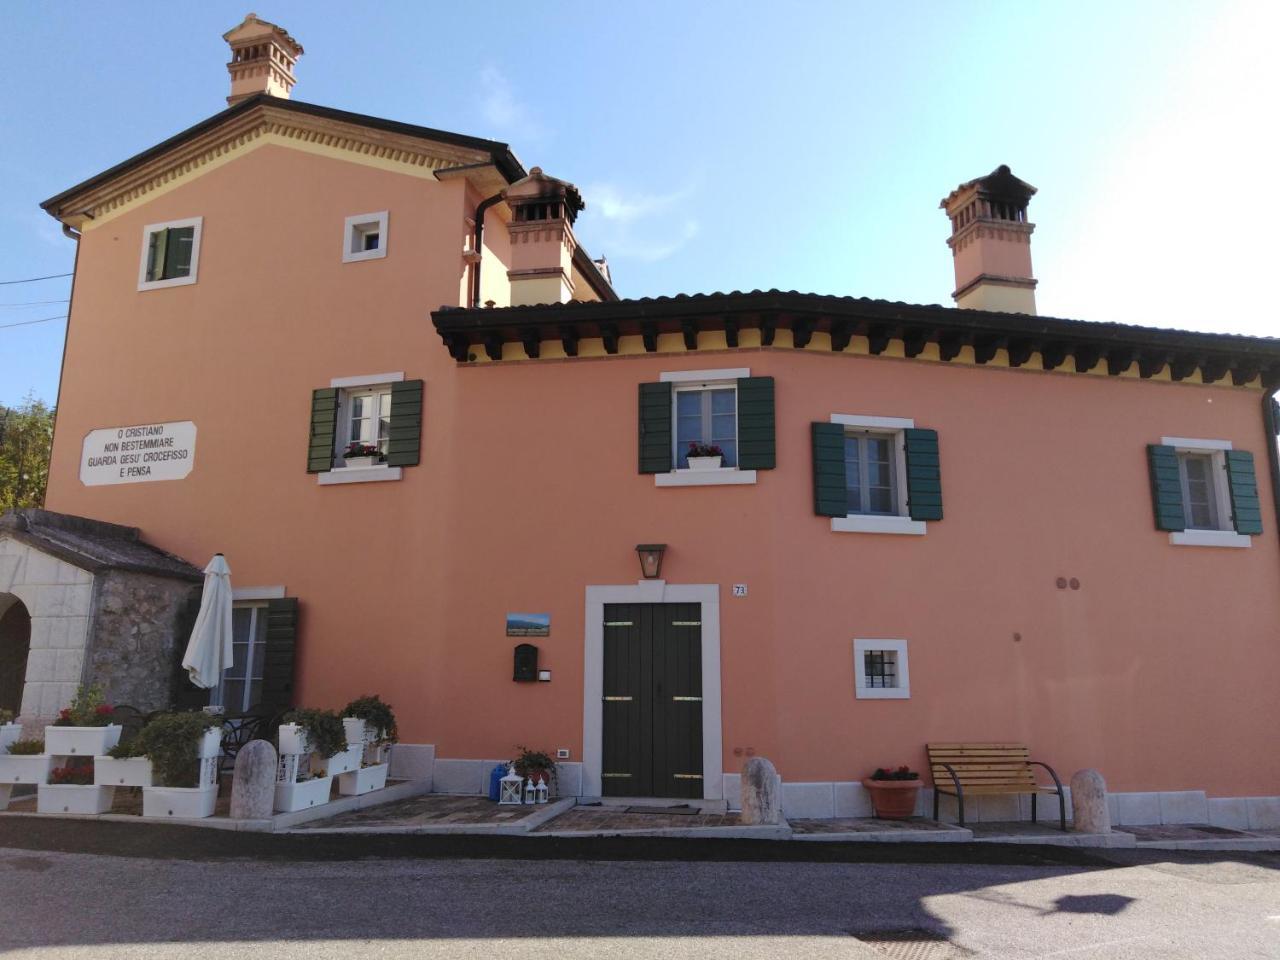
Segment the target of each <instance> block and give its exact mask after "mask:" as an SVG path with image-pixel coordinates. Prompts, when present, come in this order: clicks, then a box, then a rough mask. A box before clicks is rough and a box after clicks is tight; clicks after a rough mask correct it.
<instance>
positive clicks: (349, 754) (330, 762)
mask: <svg viewBox="0 0 1280 960" xmlns="http://www.w3.org/2000/svg"><path fill="white" fill-rule="evenodd" d="M348 743H349V746H348V747H347V749H346V750H344V751H342V753H335V754H334V755H333V756H332V757H322V758H321V759H320V766H321V767H322V768H323V770H324V772H325V773H327V774H328V775H329V776H331V777H336V776H338V775H339V774H342V773H350V772H351V771H352V770H359V769H360V761H361V760H363V759H364V744H362V743H361V742H360V741H358V740H357V741H355V742H350V741H348ZM312 769H315V767H314V765H313V767H312Z"/></svg>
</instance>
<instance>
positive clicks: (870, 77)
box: [0, 0, 1280, 403]
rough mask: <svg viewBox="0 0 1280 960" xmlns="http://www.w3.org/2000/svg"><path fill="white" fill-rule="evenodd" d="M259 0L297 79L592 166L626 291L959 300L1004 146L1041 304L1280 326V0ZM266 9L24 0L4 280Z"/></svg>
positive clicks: (11, 112)
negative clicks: (774, 290) (948, 198)
mask: <svg viewBox="0 0 1280 960" xmlns="http://www.w3.org/2000/svg"><path fill="white" fill-rule="evenodd" d="M257 2H259V3H260V4H262V5H259V6H258V7H257V13H258V14H259V15H260V16H262V17H263V18H265V19H268V20H271V21H274V22H277V23H280V24H282V25H283V26H284V27H286V28H287V29H288V30H289V31H290V32H291V33H292V34H293V35H294V36H295V37H296V38H297V39H298V40H299V41H300V42H301V43H302V44H303V46H304V47H305V48H306V51H307V52H306V54H305V55H304V56H303V58H302V60H301V61H300V63H299V67H298V76H299V82H298V86H297V88H296V89H295V90H294V96H295V98H296V99H300V100H305V101H308V102H313V103H320V104H326V105H330V106H335V107H340V108H343V109H348V110H355V111H359V112H363V113H370V114H374V115H377V116H384V117H390V118H393V119H397V120H404V121H408V122H412V123H420V124H424V125H427V126H435V127H440V128H443V129H446V130H454V131H458V132H461V133H469V134H474V135H478V136H489V137H493V138H495V139H500V140H506V141H508V142H510V143H511V144H512V146H513V147H514V149H515V151H516V154H517V155H518V156H519V157H520V158H521V160H522V161H523V162H524V163H525V164H526V166H532V165H534V164H538V165H540V166H542V167H543V168H544V169H546V170H547V172H548V173H551V174H554V175H556V176H559V177H563V178H565V179H568V180H572V181H574V182H575V183H577V184H578V185H579V187H580V188H581V189H582V191H583V194H584V197H585V199H586V201H587V210H586V211H585V212H584V213H583V215H582V217H581V218H580V219H579V221H578V234H579V238H580V239H581V240H582V241H583V243H584V245H585V246H586V247H587V249H588V250H589V251H590V252H591V253H592V255H593V256H600V255H602V254H605V255H607V256H608V257H609V261H610V264H611V266H612V267H613V271H614V278H615V284H616V286H617V288H618V290H619V292H620V293H621V294H622V295H623V296H629V297H638V296H648V295H660V294H672V293H680V292H696V291H713V290H734V289H755V288H769V287H780V288H783V289H797V290H809V291H816V292H821V293H834V294H853V295H859V296H870V297H886V298H890V299H895V300H906V301H912V302H920V303H950V300H949V295H950V292H951V290H952V286H953V284H952V274H951V262H950V254H949V252H948V250H947V248H946V246H945V239H946V235H947V222H946V219H945V217H944V216H943V214H942V213H941V211H939V210H938V201H939V200H940V199H941V198H942V197H943V196H945V195H946V194H947V193H948V192H949V191H950V190H951V189H952V188H953V187H954V186H955V185H956V184H957V183H959V182H961V181H963V180H967V179H970V178H972V177H975V176H979V175H982V174H985V173H987V172H988V171H990V170H991V169H993V168H994V167H995V166H997V165H998V164H1000V163H1008V164H1009V165H1010V166H1012V168H1013V170H1014V172H1015V173H1016V174H1018V175H1019V176H1021V177H1022V178H1023V179H1025V180H1027V181H1029V182H1031V183H1033V184H1035V185H1036V186H1037V187H1038V188H1039V189H1040V193H1039V194H1038V195H1037V197H1036V198H1035V199H1034V200H1033V201H1032V205H1031V211H1030V212H1031V219H1032V220H1033V221H1034V222H1035V223H1036V224H1037V232H1036V234H1035V238H1034V242H1033V246H1032V256H1033V260H1034V263H1035V272H1036V276H1037V277H1038V278H1039V280H1040V289H1039V292H1038V298H1039V306H1040V310H1041V312H1042V313H1045V314H1053V315H1056V316H1071V317H1078V318H1081V319H1088V320H1119V321H1124V322H1131V323H1142V324H1149V325H1153V326H1166V327H1183V328H1189V329H1203V330H1219V331H1232V332H1241V333H1253V334H1262V335H1277V334H1280V321H1278V320H1277V312H1276V306H1275V300H1274V297H1273V296H1272V290H1271V279H1272V276H1273V274H1274V272H1275V270H1276V262H1277V259H1278V258H1277V254H1278V253H1280V249H1278V248H1280V244H1278V243H1277V241H1276V233H1275V231H1276V229H1277V224H1278V223H1280V191H1277V190H1276V189H1275V187H1274V186H1273V185H1272V184H1271V182H1270V181H1271V179H1272V178H1273V177H1275V176H1276V171H1277V170H1280V147H1278V146H1277V144H1280V130H1278V129H1277V127H1278V126H1280V121H1277V112H1276V109H1275V102H1274V95H1275V91H1276V90H1278V89H1280V57H1276V56H1274V51H1273V50H1272V49H1270V48H1269V46H1268V44H1269V43H1271V42H1272V41H1273V39H1274V37H1275V36H1276V35H1277V33H1278V32H1280V4H1274V3H1243V2H1241V3H1232V2H1226V0H1218V2H1205V3H1189V2H1176V3H1170V2H1167V0H1165V2H1158V3H1156V2H1150V3H1148V2H1131V3H1123V2H1115V0H1111V2H1107V3H1091V2H1072V3H1049V2H1043V3H1022V2H1019V3H1013V2H1010V3H970V4H961V3H944V2H941V0H939V2H933V3H902V4H885V3H853V2H839V3H801V4H785V5H784V4H765V3H755V2H741V0H739V2H733V3H730V2H700V3H687V2H685V3H678V2H660V0H651V2H648V3H645V4H625V5H624V4H599V3H593V4H588V3H581V4H560V3H552V2H548V3H543V4H540V5H538V7H537V9H536V12H535V11H534V10H533V9H532V8H530V7H529V6H528V5H523V4H520V5H517V4H482V3H471V4H430V5H428V4H419V3H409V2H403V3H379V4H362V5H359V6H358V7H353V6H352V5H351V4H349V3H346V4H340V3H333V2H327V0H326V2H318V0H307V2H305V3H304V2H292V0H288V2H286V0H257ZM247 10H248V5H247V0H242V2H240V3H223V2H214V0H207V2H202V3H199V4H179V5H176V6H175V5H174V4H171V3H169V4H160V3H151V2H145V3H144V2H129V3H112V4H89V3H55V2H41V3H36V2H15V0H8V2H7V3H6V4H5V16H6V28H7V29H6V31H5V33H6V36H7V37H8V38H9V40H10V42H9V43H8V44H6V57H5V68H4V69H5V76H4V82H3V83H0V144H3V149H0V222H2V224H3V229H0V280H11V279H20V278H25V277H32V276H41V275H45V274H55V273H63V272H66V271H69V270H71V268H72V263H73V257H74V244H72V242H71V241H69V240H66V239H65V238H64V237H62V235H61V233H60V232H59V230H58V227H57V224H56V223H54V222H53V221H52V220H51V219H49V218H48V217H46V216H45V215H44V213H43V212H42V211H40V209H39V206H38V204H39V202H40V201H41V200H44V199H46V198H47V197H49V196H51V195H53V194H54V193H57V192H58V191H60V190H62V189H64V188H66V187H68V186H70V185H72V184H74V183H77V182H79V181H80V180H82V179H84V178H86V177H89V176H91V175H92V174H94V173H97V172H99V171H101V170H103V169H105V168H106V167H108V166H110V165H112V164H114V163H117V162H119V161H120V160H122V159H124V158H126V157H128V156H131V155H132V154H134V153H136V152H138V151H140V150H142V149H144V148H146V147H149V146H151V145H152V144H154V143H156V142H158V141H160V140H162V139H164V138H165V137H168V136H170V135H172V134H174V133H176V132H178V131H179V130H181V129H184V128H185V127H187V126H189V125H191V124H193V123H195V122H197V121H199V120H201V119H203V118H204V117H206V116H208V115H210V114H212V113H215V112H217V111H218V110H219V109H220V108H221V107H222V106H223V104H224V99H223V98H224V97H225V96H226V91H227V85H228V81H227V76H226V71H225V68H224V64H225V62H226V59H227V57H226V47H225V44H224V42H223V41H222V39H221V34H222V33H223V32H224V31H226V30H227V29H229V28H231V27H232V26H234V25H235V24H236V23H238V22H239V21H240V19H241V18H242V17H243V16H244V14H245V13H246V12H247ZM68 289H69V282H68V281H67V280H55V281H48V282H44V283H31V284H17V285H5V286H0V403H12V402H16V401H18V400H19V399H21V397H22V396H23V395H24V394H26V393H27V392H28V391H34V392H35V393H36V394H37V395H38V396H41V397H43V398H45V399H47V400H53V399H54V397H55V396H56V391H57V381H58V368H59V365H60V360H61V351H62V337H63V325H64V322H63V321H62V320H53V321H50V322H46V323H36V324H31V325H26V326H10V327H4V326H3V325H5V324H14V323H20V322H23V321H27V320H38V319H40V318H43V317H48V316H60V315H61V314H63V313H64V312H65V305H64V304H60V303H32V301H41V300H54V301H56V300H60V299H65V297H66V296H67V291H68ZM435 306H437V305H436V304H423V309H424V310H429V309H431V308H433V307H435Z"/></svg>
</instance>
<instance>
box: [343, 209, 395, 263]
mask: <svg viewBox="0 0 1280 960" xmlns="http://www.w3.org/2000/svg"><path fill="white" fill-rule="evenodd" d="M386 255H387V211H386V210H383V211H382V212H381V213H361V214H357V215H356V216H354V217H347V221H346V225H345V226H344V227H343V233H342V262H343V263H353V262H355V261H359V260H377V259H379V258H381V257H385V256H386Z"/></svg>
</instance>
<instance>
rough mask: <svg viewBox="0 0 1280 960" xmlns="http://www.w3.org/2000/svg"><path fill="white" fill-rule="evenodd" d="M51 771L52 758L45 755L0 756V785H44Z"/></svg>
mask: <svg viewBox="0 0 1280 960" xmlns="http://www.w3.org/2000/svg"><path fill="white" fill-rule="evenodd" d="M52 769H53V757H51V756H49V755H48V754H47V753H45V754H35V755H26V756H14V755H13V754H0V783H44V782H45V781H46V780H48V779H49V771H50V770H52Z"/></svg>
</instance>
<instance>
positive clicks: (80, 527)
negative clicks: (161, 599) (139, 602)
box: [0, 507, 204, 583]
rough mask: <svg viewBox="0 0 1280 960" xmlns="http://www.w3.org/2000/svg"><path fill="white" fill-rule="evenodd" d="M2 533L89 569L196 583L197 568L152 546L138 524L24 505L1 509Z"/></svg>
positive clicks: (89, 570)
mask: <svg viewBox="0 0 1280 960" xmlns="http://www.w3.org/2000/svg"><path fill="white" fill-rule="evenodd" d="M0 537H11V538H12V539H14V540H17V541H18V542H19V543H25V544H26V545H27V546H30V547H34V548H35V549H37V550H40V551H41V552H43V553H47V554H49V555H50V556H52V557H57V558H58V559H59V560H63V561H66V562H67V563H69V564H71V565H72V566H73V567H79V568H80V569H81V570H87V571H88V572H90V573H104V572H110V571H113V570H123V571H127V572H129V573H146V574H150V575H152V576H156V577H167V578H169V579H171V580H185V581H187V582H189V583H199V582H200V581H202V580H203V579H204V574H203V573H202V572H201V570H200V569H199V568H198V567H196V566H193V565H192V564H190V563H188V562H187V561H186V560H183V559H182V558H181V557H177V556H174V555H173V554H171V553H166V552H165V551H164V550H161V549H160V548H159V547H153V546H152V545H151V544H149V543H147V542H146V541H144V540H143V539H142V535H141V533H140V531H139V530H138V528H137V527H125V526H121V525H120V524H117V523H107V522H106V521H105V520H94V519H91V518H89V517H77V516H74V515H72V514H68V513H54V512H53V511H52V510H41V509H39V508H35V507H23V508H20V509H17V510H10V511H9V512H7V513H4V514H0Z"/></svg>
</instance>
